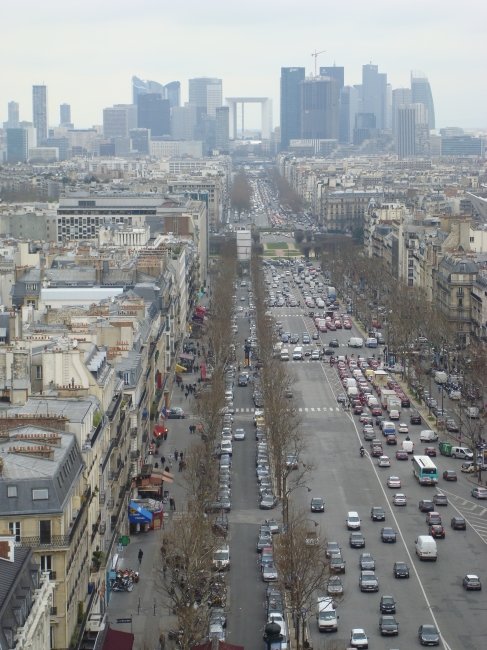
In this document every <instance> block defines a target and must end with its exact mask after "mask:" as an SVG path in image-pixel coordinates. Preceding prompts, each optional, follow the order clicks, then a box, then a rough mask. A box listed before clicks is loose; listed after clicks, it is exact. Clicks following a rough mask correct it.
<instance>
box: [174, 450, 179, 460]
mask: <svg viewBox="0 0 487 650" xmlns="http://www.w3.org/2000/svg"><path fill="white" fill-rule="evenodd" d="M178 457H179V451H178V450H177V449H175V450H174V460H177V459H178Z"/></svg>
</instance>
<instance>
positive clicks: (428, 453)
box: [424, 447, 436, 457]
mask: <svg viewBox="0 0 487 650" xmlns="http://www.w3.org/2000/svg"><path fill="white" fill-rule="evenodd" d="M424 455H425V456H431V457H434V456H436V448H435V447H425V448H424Z"/></svg>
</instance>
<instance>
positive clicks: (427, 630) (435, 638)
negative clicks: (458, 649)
mask: <svg viewBox="0 0 487 650" xmlns="http://www.w3.org/2000/svg"><path fill="white" fill-rule="evenodd" d="M418 638H419V642H420V643H421V645H440V635H439V634H438V630H437V629H436V627H435V626H434V625H420V626H419V630H418Z"/></svg>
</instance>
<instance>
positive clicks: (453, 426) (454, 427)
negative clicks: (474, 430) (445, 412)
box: [445, 418, 460, 433]
mask: <svg viewBox="0 0 487 650" xmlns="http://www.w3.org/2000/svg"><path fill="white" fill-rule="evenodd" d="M445 426H446V430H447V431H449V432H450V433H458V432H459V431H460V427H459V426H458V424H457V423H456V422H455V420H453V419H452V418H447V420H446V423H445Z"/></svg>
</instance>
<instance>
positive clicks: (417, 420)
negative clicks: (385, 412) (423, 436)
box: [409, 411, 422, 424]
mask: <svg viewBox="0 0 487 650" xmlns="http://www.w3.org/2000/svg"><path fill="white" fill-rule="evenodd" d="M409 422H410V423H411V424H421V422H422V420H421V415H420V414H419V413H418V412H417V411H413V412H412V413H411V415H410V416H409Z"/></svg>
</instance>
